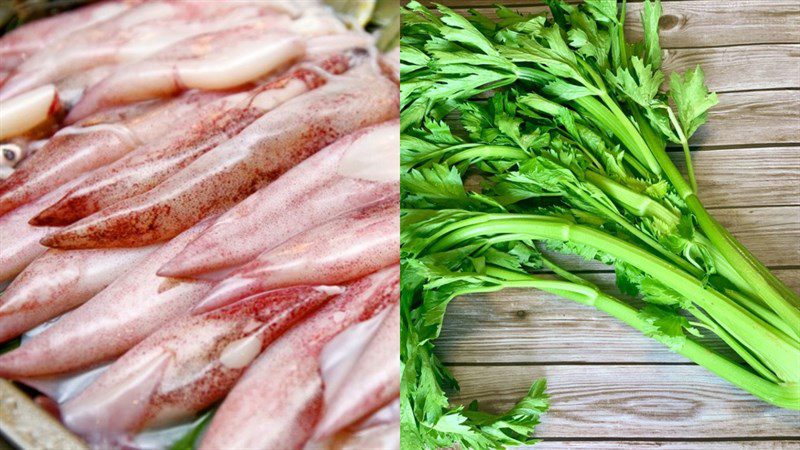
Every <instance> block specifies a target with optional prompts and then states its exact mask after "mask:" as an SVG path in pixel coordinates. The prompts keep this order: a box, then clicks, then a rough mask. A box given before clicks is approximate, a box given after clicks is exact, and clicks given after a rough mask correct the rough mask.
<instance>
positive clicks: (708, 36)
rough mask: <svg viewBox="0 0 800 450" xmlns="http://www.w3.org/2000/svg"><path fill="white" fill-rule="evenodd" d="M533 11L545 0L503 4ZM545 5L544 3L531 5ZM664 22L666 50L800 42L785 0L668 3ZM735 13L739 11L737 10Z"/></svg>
mask: <svg viewBox="0 0 800 450" xmlns="http://www.w3.org/2000/svg"><path fill="white" fill-rule="evenodd" d="M444 3H448V4H450V5H452V6H457V8H456V9H457V10H458V11H465V10H466V8H465V7H467V6H468V7H471V8H475V9H477V10H478V11H480V12H481V13H483V14H486V15H488V16H489V17H494V8H491V7H490V6H491V5H492V4H494V3H497V2H496V1H495V0H474V1H470V0H450V1H448V2H444ZM500 3H502V4H504V5H507V6H512V5H513V9H515V10H518V11H521V12H527V13H541V12H545V11H547V8H546V7H545V6H541V2H535V1H530V0H527V1H525V0H511V1H503V2H500ZM536 3H539V5H538V6H526V5H531V4H536ZM662 5H663V10H664V14H663V16H662V18H661V21H660V23H659V28H660V32H659V35H660V36H661V45H662V47H664V48H675V47H680V48H686V47H716V46H728V45H745V44H796V43H798V42H800V27H798V26H797V22H798V19H799V18H800V4H798V3H797V2H793V1H784V0H737V1H728V2H720V1H717V0H697V1H663V2H662ZM641 8H642V4H641V3H638V2H633V3H629V4H628V11H627V15H626V16H627V17H626V31H627V35H628V36H629V38H631V39H641V37H642V27H641V21H640V19H639V14H640V12H641ZM732 11H735V14H732V13H731V12H732Z"/></svg>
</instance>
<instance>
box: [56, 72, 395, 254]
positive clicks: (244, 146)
mask: <svg viewBox="0 0 800 450" xmlns="http://www.w3.org/2000/svg"><path fill="white" fill-rule="evenodd" d="M364 86H369V87H370V88H369V89H364ZM398 101H399V98H398V92H397V87H396V86H395V85H394V84H393V83H392V82H391V81H389V80H388V79H386V78H385V77H384V76H383V75H381V74H379V73H375V72H374V70H373V68H372V67H371V66H369V65H362V66H359V67H357V68H356V69H353V70H351V71H348V72H346V73H345V74H343V75H339V76H337V77H336V78H335V79H332V80H330V81H329V82H328V83H327V84H326V85H325V86H323V87H321V88H319V89H315V90H314V91H312V92H309V93H308V94H307V95H302V96H300V97H297V98H295V99H293V100H290V101H289V102H286V103H284V104H283V105H281V106H279V107H278V108H276V109H275V110H273V111H271V112H270V113H269V114H265V115H264V116H263V117H261V118H260V119H258V120H256V121H255V122H254V123H252V124H251V125H250V126H248V127H247V128H245V129H244V130H243V131H242V132H241V133H239V134H238V135H237V136H236V137H235V138H234V139H231V140H229V141H227V142H226V143H225V144H223V145H220V146H218V147H217V148H215V149H213V150H211V151H209V152H207V153H206V154H204V155H203V156H201V157H200V158H198V159H197V160H195V161H194V162H193V163H192V164H190V165H189V166H187V167H185V168H184V169H183V170H181V171H180V172H178V173H176V174H175V175H173V176H172V177H170V178H169V179H168V180H166V181H164V182H163V183H161V184H160V185H158V186H157V187H156V188H154V189H152V190H150V191H148V192H146V193H144V194H141V195H138V196H136V197H133V198H129V199H127V200H124V201H121V202H119V203H117V204H115V205H113V206H112V207H110V208H106V209H104V210H102V211H100V212H98V213H96V214H94V215H92V216H89V217H87V218H85V219H83V220H81V221H78V222H76V223H74V224H72V225H70V226H68V227H66V228H64V229H63V230H61V231H60V232H57V233H54V234H51V235H49V236H48V237H47V238H45V239H44V240H43V241H42V243H43V244H44V245H47V246H49V247H55V248H66V249H70V248H72V249H74V248H97V247H121V246H122V247H124V246H136V245H147V244H150V243H152V242H156V241H159V240H163V239H168V238H170V237H172V236H174V235H176V234H178V233H179V232H180V231H182V230H184V229H186V228H188V227H189V226H191V225H192V224H194V223H196V222H197V221H199V220H201V219H202V218H203V217H205V216H208V215H210V214H214V213H219V212H222V211H224V210H226V209H227V208H229V207H231V206H232V205H234V204H236V203H237V202H239V201H241V200H243V199H244V198H245V197H247V196H248V195H250V194H252V193H253V192H255V191H256V190H258V189H259V188H260V187H262V186H264V185H266V184H267V183H269V182H270V181H272V180H274V179H276V178H277V177H279V176H281V175H282V174H283V173H284V172H286V171H287V170H289V169H290V168H292V167H293V166H295V165H296V164H297V163H299V162H300V161H303V160H304V159H306V158H308V157H309V156H311V155H313V154H314V153H316V152H317V151H318V150H320V149H321V148H323V147H325V146H326V145H328V144H330V143H331V142H333V141H334V140H336V139H337V138H339V137H341V136H343V135H345V134H348V133H350V132H353V131H355V130H357V129H360V128H363V127H366V126H368V125H371V124H374V123H380V122H383V121H386V120H388V119H391V118H394V117H396V116H397V115H398Z"/></svg>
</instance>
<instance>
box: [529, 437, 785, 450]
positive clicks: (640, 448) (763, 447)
mask: <svg viewBox="0 0 800 450" xmlns="http://www.w3.org/2000/svg"><path fill="white" fill-rule="evenodd" d="M798 448H800V441H795V440H791V441H783V440H780V441H777V440H773V441H717V442H709V441H705V440H703V441H685V442H675V441H666V442H665V441H660V442H659V441H557V440H551V439H546V440H544V441H543V442H540V443H539V444H537V445H536V446H527V445H525V446H520V447H515V450H571V449H576V450H645V449H658V450H698V449H702V450H789V449H798Z"/></svg>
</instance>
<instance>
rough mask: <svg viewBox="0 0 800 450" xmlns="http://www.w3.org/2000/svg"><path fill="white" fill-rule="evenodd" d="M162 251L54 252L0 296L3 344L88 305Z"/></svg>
mask: <svg viewBox="0 0 800 450" xmlns="http://www.w3.org/2000/svg"><path fill="white" fill-rule="evenodd" d="M156 248H157V246H149V247H137V248H132V249H100V250H76V251H70V252H65V251H63V250H49V251H48V252H46V253H45V254H44V255H42V256H40V257H39V258H37V259H36V260H34V261H33V263H31V265H29V266H28V267H27V268H26V269H25V270H23V271H22V273H21V274H20V275H19V276H18V277H17V278H16V279H15V280H14V282H13V283H11V285H10V286H9V287H8V288H6V290H5V292H3V294H2V296H0V342H3V341H5V340H7V339H10V338H13V337H16V336H19V335H20V334H22V333H24V332H25V331H28V330H30V329H31V328H33V327H35V326H37V325H39V324H41V323H44V322H46V321H48V320H50V319H52V318H54V317H57V316H58V315H60V314H62V313H64V312H66V311H69V310H70V309H72V308H75V307H76V306H79V305H81V304H83V303H84V302H86V301H87V300H89V299H90V298H92V297H93V296H94V295H95V294H97V293H98V292H100V291H102V290H103V289H105V288H106V287H107V286H108V285H109V284H111V282H112V281H114V280H115V279H117V278H118V277H119V276H121V275H122V274H123V273H125V272H126V271H127V270H128V269H130V268H131V267H132V266H134V265H135V264H137V263H138V262H140V261H141V260H142V259H143V258H144V257H146V256H147V255H149V254H150V253H152V252H153V251H154V250H155V249H156Z"/></svg>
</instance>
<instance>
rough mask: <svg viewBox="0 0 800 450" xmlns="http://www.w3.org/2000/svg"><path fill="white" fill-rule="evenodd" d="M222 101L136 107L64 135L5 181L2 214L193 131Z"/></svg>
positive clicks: (202, 97) (0, 188)
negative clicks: (174, 134)
mask: <svg viewBox="0 0 800 450" xmlns="http://www.w3.org/2000/svg"><path fill="white" fill-rule="evenodd" d="M221 95H222V94H220V93H188V94H187V95H185V96H182V97H179V98H176V99H174V100H171V101H166V102H163V103H148V104H134V105H130V106H126V107H122V108H120V109H118V110H116V111H109V112H103V113H98V114H97V115H96V116H93V117H91V118H90V119H87V120H86V121H84V122H82V123H81V124H80V125H79V126H75V127H69V128H64V129H62V130H61V131H60V132H59V133H56V134H55V135H54V136H53V137H52V138H50V140H49V141H48V142H47V143H46V144H45V146H44V147H43V148H42V149H40V150H39V151H37V152H36V153H35V154H34V155H32V156H31V157H30V158H27V159H26V160H25V161H24V162H23V163H22V164H21V165H20V167H19V168H18V169H17V170H16V171H14V173H13V174H12V175H11V176H10V177H9V178H7V179H5V180H3V181H0V214H3V213H5V212H8V211H10V210H12V209H14V208H17V207H19V206H20V205H23V204H25V203H27V202H29V201H31V200H35V199H36V198H38V197H39V196H41V195H44V194H45V193H47V192H49V191H50V190H52V189H55V188H56V187H57V186H59V185H61V184H63V183H66V182H67V181H69V180H73V179H74V178H76V177H78V176H79V175H81V174H83V173H85V172H88V171H91V170H93V169H95V168H97V167H100V166H103V165H106V164H108V163H111V162H113V161H115V160H117V159H119V158H121V157H122V156H124V155H125V154H127V153H129V152H130V151H132V150H133V149H135V148H136V147H137V146H139V145H141V144H144V143H147V142H150V141H153V140H155V139H158V138H159V137H161V136H162V135H164V134H165V133H167V132H168V131H170V130H172V129H174V127H189V126H191V124H192V123H193V122H195V121H197V120H199V119H200V118H201V117H203V116H204V115H205V114H207V113H210V112H211V111H206V110H204V109H202V108H201V107H202V106H203V105H206V104H208V103H209V102H211V101H212V100H215V99H217V98H219V97H220V96H221ZM62 195H63V194H62Z"/></svg>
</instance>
